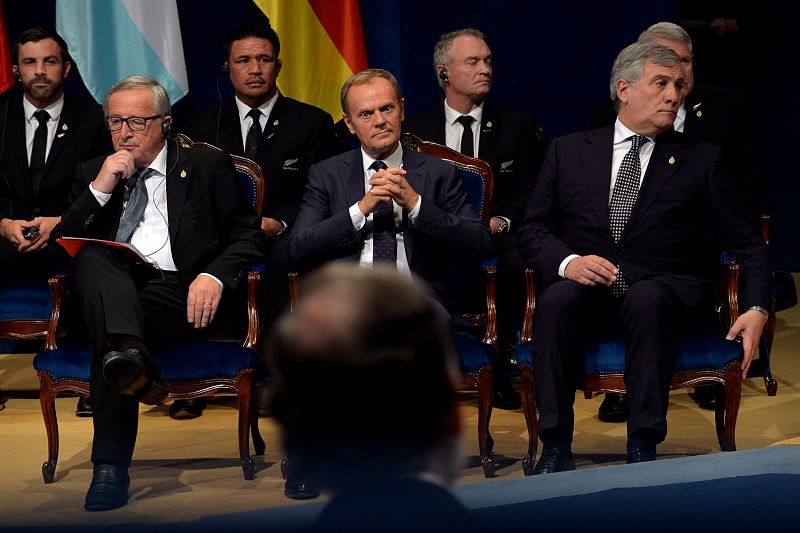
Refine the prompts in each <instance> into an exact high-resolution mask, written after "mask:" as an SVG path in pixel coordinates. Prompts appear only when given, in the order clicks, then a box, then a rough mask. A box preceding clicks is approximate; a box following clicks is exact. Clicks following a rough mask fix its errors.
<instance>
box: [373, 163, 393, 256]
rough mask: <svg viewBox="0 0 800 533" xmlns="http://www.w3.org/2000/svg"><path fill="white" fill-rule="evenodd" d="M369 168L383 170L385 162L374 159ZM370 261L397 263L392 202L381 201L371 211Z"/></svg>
mask: <svg viewBox="0 0 800 533" xmlns="http://www.w3.org/2000/svg"><path fill="white" fill-rule="evenodd" d="M369 168H371V169H372V170H374V171H375V172H377V171H379V170H383V169H385V168H387V167H386V163H384V162H383V161H375V162H374V163H372V164H371V165H370V166H369ZM372 262H373V263H386V264H393V265H396V264H397V238H396V237H395V227H394V204H392V203H391V202H390V203H385V202H381V203H379V204H378V207H376V208H375V211H373V212H372Z"/></svg>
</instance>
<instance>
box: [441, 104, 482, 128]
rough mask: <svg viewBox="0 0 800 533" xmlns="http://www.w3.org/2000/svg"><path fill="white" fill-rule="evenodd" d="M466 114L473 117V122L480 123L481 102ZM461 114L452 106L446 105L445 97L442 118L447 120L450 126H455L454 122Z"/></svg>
mask: <svg viewBox="0 0 800 533" xmlns="http://www.w3.org/2000/svg"><path fill="white" fill-rule="evenodd" d="M467 115H469V116H471V117H472V118H474V119H475V122H477V123H478V124H480V123H481V119H482V118H483V102H481V104H480V105H479V106H478V107H476V108H475V109H473V110H472V111H470V112H469V113H467ZM461 116H462V115H461V113H459V112H458V111H456V110H455V109H453V108H452V107H450V106H449V105H447V100H446V99H445V101H444V118H445V120H446V121H447V123H448V124H450V125H451V126H455V124H456V122H457V121H458V119H459V117H461Z"/></svg>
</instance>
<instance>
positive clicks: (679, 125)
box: [673, 99, 686, 133]
mask: <svg viewBox="0 0 800 533" xmlns="http://www.w3.org/2000/svg"><path fill="white" fill-rule="evenodd" d="M685 127H686V100H685V99H684V100H683V102H681V106H680V107H679V108H678V114H677V115H676V116H675V122H674V124H673V128H674V129H675V131H679V132H681V133H683V130H684V128H685Z"/></svg>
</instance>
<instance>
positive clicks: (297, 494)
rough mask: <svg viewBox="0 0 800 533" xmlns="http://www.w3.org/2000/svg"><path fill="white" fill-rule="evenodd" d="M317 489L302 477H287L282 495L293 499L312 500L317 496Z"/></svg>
mask: <svg viewBox="0 0 800 533" xmlns="http://www.w3.org/2000/svg"><path fill="white" fill-rule="evenodd" d="M319 492H320V491H319V489H318V488H316V487H314V486H312V485H310V484H309V483H308V482H306V481H304V480H302V479H287V480H286V484H285V485H284V487H283V495H284V496H286V497H287V498H291V499H293V500H313V499H314V498H316V497H317V496H319Z"/></svg>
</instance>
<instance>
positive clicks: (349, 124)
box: [342, 113, 356, 135]
mask: <svg viewBox="0 0 800 533" xmlns="http://www.w3.org/2000/svg"><path fill="white" fill-rule="evenodd" d="M342 120H344V125H345V126H347V129H348V130H350V133H352V134H353V135H355V134H356V130H355V129H354V128H353V123H352V122H350V118H349V117H348V116H347V114H345V113H342Z"/></svg>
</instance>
